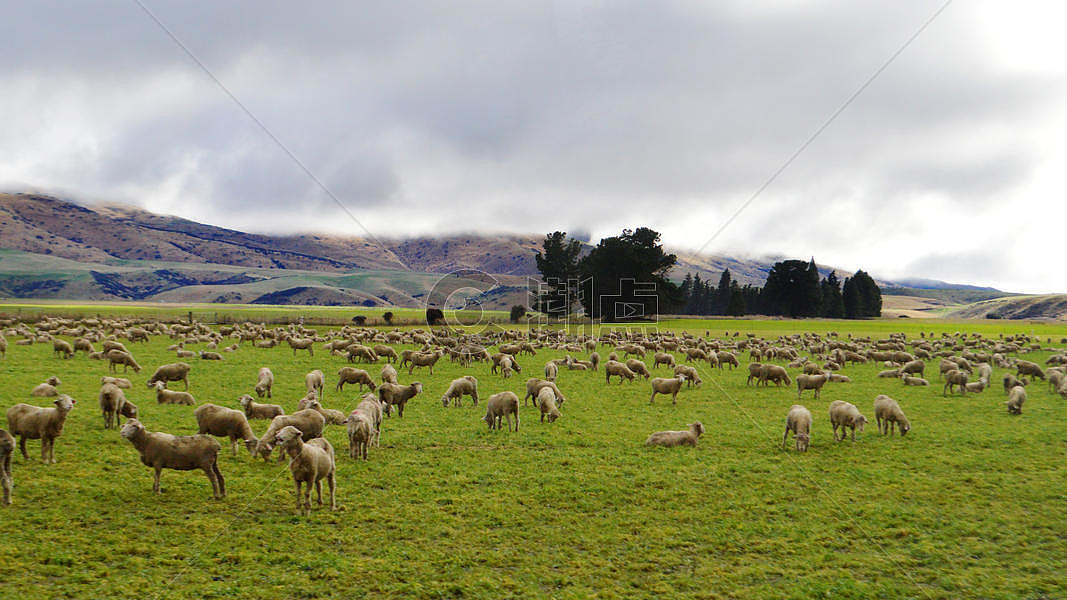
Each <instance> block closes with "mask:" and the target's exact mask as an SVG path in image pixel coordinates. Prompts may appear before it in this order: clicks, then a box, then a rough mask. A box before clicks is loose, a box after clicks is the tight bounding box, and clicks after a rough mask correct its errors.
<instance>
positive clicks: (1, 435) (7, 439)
mask: <svg viewBox="0 0 1067 600" xmlns="http://www.w3.org/2000/svg"><path fill="white" fill-rule="evenodd" d="M14 452H15V438H13V437H11V434H10V433H8V432H6V431H4V430H3V429H0V487H2V488H3V489H4V498H3V505H4V506H10V505H11V488H12V487H13V486H14V484H15V482H14V480H13V479H12V477H11V455H12V454H13V453H14Z"/></svg>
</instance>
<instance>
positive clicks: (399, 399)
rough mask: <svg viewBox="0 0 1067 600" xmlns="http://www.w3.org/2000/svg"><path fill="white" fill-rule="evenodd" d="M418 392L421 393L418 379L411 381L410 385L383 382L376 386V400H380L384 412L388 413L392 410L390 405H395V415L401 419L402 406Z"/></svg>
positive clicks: (402, 413)
mask: <svg viewBox="0 0 1067 600" xmlns="http://www.w3.org/2000/svg"><path fill="white" fill-rule="evenodd" d="M420 393H422V384H421V383H419V382H418V381H415V382H412V383H411V384H410V385H394V384H392V383H383V384H382V385H381V386H379V387H378V400H380V401H381V403H382V405H383V410H384V411H385V414H387V415H388V414H390V413H391V412H392V409H391V407H392V406H396V412H397V416H399V417H400V418H401V419H403V418H404V406H406V405H407V403H408V400H411V399H412V398H414V397H415V396H418V395H419V394H420Z"/></svg>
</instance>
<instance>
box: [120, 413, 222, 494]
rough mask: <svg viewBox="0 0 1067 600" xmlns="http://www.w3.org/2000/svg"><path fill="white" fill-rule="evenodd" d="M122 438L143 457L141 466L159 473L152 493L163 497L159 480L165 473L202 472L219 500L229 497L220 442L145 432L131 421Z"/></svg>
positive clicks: (140, 426)
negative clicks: (222, 470)
mask: <svg viewBox="0 0 1067 600" xmlns="http://www.w3.org/2000/svg"><path fill="white" fill-rule="evenodd" d="M121 434H122V437H123V438H125V439H127V440H129V442H130V443H131V444H133V447H134V448H136V449H137V452H138V453H139V454H140V455H141V463H142V464H144V465H145V466H146V467H152V468H153V469H155V472H156V476H155V481H154V482H153V483H152V491H153V492H155V493H157V494H161V493H163V492H162V490H161V489H160V488H159V476H160V473H161V472H162V471H163V469H174V470H176V471H191V470H193V469H201V470H202V471H204V474H205V475H207V478H208V480H209V481H211V491H212V493H213V494H214V496H215V499H216V500H221V499H222V498H224V497H226V480H225V479H223V477H222V472H221V471H219V450H221V449H222V446H221V445H220V444H219V442H218V441H217V440H216V439H215V438H213V437H211V436H207V435H186V436H177V435H171V434H169V433H163V432H159V431H156V432H148V431H145V426H144V425H142V424H141V422H140V421H138V420H137V419H130V420H128V421H126V424H125V425H123V426H122V432H121Z"/></svg>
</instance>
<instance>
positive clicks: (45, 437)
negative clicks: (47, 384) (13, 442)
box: [7, 394, 76, 465]
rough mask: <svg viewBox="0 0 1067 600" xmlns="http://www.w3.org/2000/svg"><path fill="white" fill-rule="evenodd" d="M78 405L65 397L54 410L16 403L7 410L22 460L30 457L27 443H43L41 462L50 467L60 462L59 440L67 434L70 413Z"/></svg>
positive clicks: (59, 400)
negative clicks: (65, 426) (36, 441)
mask: <svg viewBox="0 0 1067 600" xmlns="http://www.w3.org/2000/svg"><path fill="white" fill-rule="evenodd" d="M75 402H76V400H74V399H73V398H71V397H70V396H68V395H66V394H62V395H60V396H59V397H58V398H56V399H55V401H53V402H52V404H54V405H55V406H53V407H48V408H41V407H39V406H30V405H29V404H16V405H15V406H12V407H11V408H9V409H7V428H8V431H10V433H11V435H13V436H18V438H19V450H21V451H22V458H25V459H26V460H29V458H30V456H29V455H28V454H26V440H41V460H42V461H43V462H44V464H46V465H49V464H55V463H56V450H55V443H56V438H57V437H59V436H60V435H61V434H62V433H63V424H64V423H65V422H66V420H67V413H69V412H70V411H71V409H73V408H74V404H75Z"/></svg>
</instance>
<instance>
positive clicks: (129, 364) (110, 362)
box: [104, 350, 141, 373]
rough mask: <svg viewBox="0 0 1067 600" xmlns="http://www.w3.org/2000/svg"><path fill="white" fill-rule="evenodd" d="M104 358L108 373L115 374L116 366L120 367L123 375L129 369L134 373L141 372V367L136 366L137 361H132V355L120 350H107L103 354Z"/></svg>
mask: <svg viewBox="0 0 1067 600" xmlns="http://www.w3.org/2000/svg"><path fill="white" fill-rule="evenodd" d="M104 357H106V358H107V368H108V370H109V371H113V372H117V371H118V368H117V367H116V365H122V372H123V373H125V372H126V371H127V370H128V369H129V368H132V369H133V372H134V373H140V372H141V365H139V364H137V361H136V360H134V359H133V355H132V354H130V353H129V352H123V351H122V350H108V351H107V352H106V353H104Z"/></svg>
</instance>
